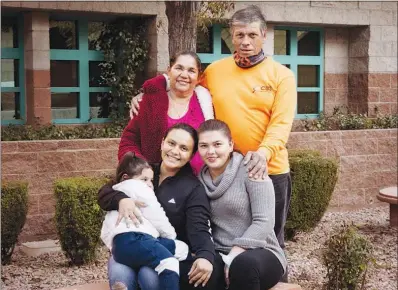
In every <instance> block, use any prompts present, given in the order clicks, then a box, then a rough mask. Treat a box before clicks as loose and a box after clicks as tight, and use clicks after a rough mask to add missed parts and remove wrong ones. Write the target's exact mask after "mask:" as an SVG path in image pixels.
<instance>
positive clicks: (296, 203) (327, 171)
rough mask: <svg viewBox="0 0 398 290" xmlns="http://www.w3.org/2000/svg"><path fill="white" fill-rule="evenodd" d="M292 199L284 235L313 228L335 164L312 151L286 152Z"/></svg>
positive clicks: (329, 190) (326, 200)
mask: <svg viewBox="0 0 398 290" xmlns="http://www.w3.org/2000/svg"><path fill="white" fill-rule="evenodd" d="M289 162H290V168H291V176H292V197H291V203H290V209H289V213H288V219H287V222H286V227H285V232H286V236H287V238H292V237H293V236H294V235H295V234H296V232H298V231H308V230H310V229H313V228H314V227H315V226H316V225H317V224H318V222H319V221H320V220H321V218H322V216H323V215H324V213H325V211H326V209H327V207H328V205H329V202H330V199H331V197H332V193H333V191H334V188H335V185H336V182H337V177H338V167H339V166H338V163H337V160H335V159H332V158H325V157H322V156H321V154H320V153H319V152H317V151H313V150H289Z"/></svg>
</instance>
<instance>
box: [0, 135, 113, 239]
mask: <svg viewBox="0 0 398 290" xmlns="http://www.w3.org/2000/svg"><path fill="white" fill-rule="evenodd" d="M118 144H119V139H95V140H60V141H58V140H54V141H52V140H50V141H26V142H2V144H1V159H2V163H1V177H2V179H6V180H25V181H28V183H29V210H28V219H27V222H26V225H25V228H24V230H23V233H22V236H21V238H22V239H29V238H33V239H34V238H36V237H41V236H43V237H45V236H47V235H49V234H54V233H55V227H54V222H53V217H54V213H55V199H54V196H53V182H54V180H56V179H58V178H65V177H73V176H93V177H97V176H108V175H111V174H113V173H114V171H115V170H116V165H117V149H118Z"/></svg>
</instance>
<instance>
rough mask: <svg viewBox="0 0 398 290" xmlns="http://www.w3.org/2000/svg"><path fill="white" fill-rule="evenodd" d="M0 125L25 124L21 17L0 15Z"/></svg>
mask: <svg viewBox="0 0 398 290" xmlns="http://www.w3.org/2000/svg"><path fill="white" fill-rule="evenodd" d="M1 16H2V17H1V83H0V84H1V124H2V125H7V124H23V123H24V122H25V87H24V86H23V85H22V84H24V76H25V72H24V69H23V67H24V45H23V34H22V33H21V31H22V29H23V17H22V15H17V16H9V15H3V14H2V15H1Z"/></svg>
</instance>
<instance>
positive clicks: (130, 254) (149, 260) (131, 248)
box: [112, 232, 179, 290]
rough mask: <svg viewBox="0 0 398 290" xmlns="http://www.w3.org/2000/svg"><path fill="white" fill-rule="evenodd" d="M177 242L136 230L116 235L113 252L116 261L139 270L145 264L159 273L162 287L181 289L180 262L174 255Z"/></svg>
mask: <svg viewBox="0 0 398 290" xmlns="http://www.w3.org/2000/svg"><path fill="white" fill-rule="evenodd" d="M174 251H175V243H174V241H173V240H169V239H162V238H160V239H155V238H154V237H152V236H150V235H147V234H143V233H136V232H128V233H123V234H119V235H116V236H115V237H114V238H113V247H112V254H113V257H114V259H115V261H116V262H118V263H121V264H124V265H126V266H129V267H131V268H132V269H134V270H138V269H140V268H141V267H143V266H148V267H150V268H152V269H154V270H155V271H156V272H157V273H158V275H159V284H160V287H161V289H165V290H179V263H178V260H177V259H176V258H175V257H174V255H173V253H174Z"/></svg>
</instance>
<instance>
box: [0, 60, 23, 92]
mask: <svg viewBox="0 0 398 290" xmlns="http://www.w3.org/2000/svg"><path fill="white" fill-rule="evenodd" d="M1 87H2V88H10V87H19V60H18V59H2V60H1Z"/></svg>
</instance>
